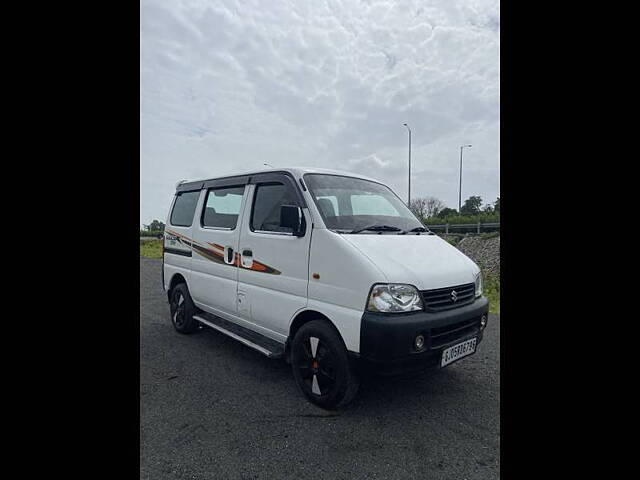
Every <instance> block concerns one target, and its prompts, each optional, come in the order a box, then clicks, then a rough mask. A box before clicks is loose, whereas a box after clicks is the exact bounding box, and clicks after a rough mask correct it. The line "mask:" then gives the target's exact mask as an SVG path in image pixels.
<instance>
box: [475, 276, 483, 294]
mask: <svg viewBox="0 0 640 480" xmlns="http://www.w3.org/2000/svg"><path fill="white" fill-rule="evenodd" d="M481 296H482V272H480V273H479V274H478V275H477V276H476V298H478V297H481Z"/></svg>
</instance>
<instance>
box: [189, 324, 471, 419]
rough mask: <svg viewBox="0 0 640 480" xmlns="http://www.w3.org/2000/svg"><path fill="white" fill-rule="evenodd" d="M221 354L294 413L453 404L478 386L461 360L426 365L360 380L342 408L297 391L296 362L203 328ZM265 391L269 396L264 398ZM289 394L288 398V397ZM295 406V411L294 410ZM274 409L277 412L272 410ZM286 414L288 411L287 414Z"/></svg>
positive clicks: (246, 384)
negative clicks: (463, 369)
mask: <svg viewBox="0 0 640 480" xmlns="http://www.w3.org/2000/svg"><path fill="white" fill-rule="evenodd" d="M200 335H202V336H203V337H206V340H204V339H203V340H204V343H205V344H206V345H205V347H206V349H207V350H210V351H212V352H215V353H213V354H212V355H214V356H215V357H217V358H220V357H225V359H226V362H227V364H228V365H232V369H233V370H234V375H236V377H235V378H236V381H237V382H238V383H239V384H241V388H242V390H244V391H251V390H254V391H256V390H259V391H260V392H261V395H262V398H263V400H264V401H265V402H269V398H273V399H274V400H275V399H278V401H279V402H283V401H284V404H283V403H279V405H266V404H265V408H267V407H268V408H269V409H274V410H276V411H279V413H281V414H284V413H285V411H287V410H289V413H292V414H293V415H295V416H318V417H323V416H332V417H333V416H346V417H356V418H357V417H360V416H361V415H362V416H366V417H371V416H375V415H385V414H388V413H389V412H390V411H393V410H397V411H401V412H402V413H403V415H405V414H411V413H412V412H414V413H419V414H423V413H425V411H430V410H435V411H437V410H439V409H445V410H450V406H451V404H452V402H454V403H455V402H457V404H458V405H459V404H460V403H464V400H465V398H467V397H468V396H469V393H470V392H471V391H472V390H473V389H474V388H476V387H477V385H476V384H475V382H469V381H468V380H469V378H468V375H466V374H465V373H464V372H461V371H460V367H459V366H457V365H451V366H449V367H447V368H445V369H434V370H427V371H424V372H421V373H417V374H411V375H403V376H393V377H384V376H378V375H375V376H367V377H364V378H363V379H362V381H361V384H360V388H359V391H358V394H357V396H356V398H355V399H354V401H353V402H352V403H351V405H349V406H348V407H346V408H344V409H342V410H339V411H329V410H323V409H321V408H319V407H316V406H314V405H312V404H311V403H309V402H308V401H307V400H306V399H305V398H304V397H303V396H302V394H301V393H300V392H299V391H298V388H297V386H296V385H295V381H294V379H293V375H292V373H291V367H290V365H289V364H287V363H286V362H285V361H284V360H270V359H267V358H265V356H264V355H262V354H260V353H259V352H256V351H255V350H253V349H250V348H248V347H246V346H245V345H242V344H240V343H238V342H237V341H235V340H233V339H231V338H229V337H226V336H225V335H224V334H222V333H220V332H216V331H215V330H212V329H208V328H207V329H204V331H202V332H200V333H199V334H198V336H200ZM265 397H266V398H265ZM286 397H288V399H286ZM291 409H293V410H296V412H290V410H291ZM272 413H276V412H275V411H273V410H272ZM283 416H286V415H283Z"/></svg>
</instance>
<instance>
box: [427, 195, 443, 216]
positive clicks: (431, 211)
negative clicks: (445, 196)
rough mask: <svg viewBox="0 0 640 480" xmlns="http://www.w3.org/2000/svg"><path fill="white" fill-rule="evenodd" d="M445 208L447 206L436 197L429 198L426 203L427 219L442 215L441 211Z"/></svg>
mask: <svg viewBox="0 0 640 480" xmlns="http://www.w3.org/2000/svg"><path fill="white" fill-rule="evenodd" d="M444 207H445V205H444V203H443V202H442V200H440V199H438V198H436V197H427V198H426V202H425V208H426V211H427V218H433V217H435V216H436V215H438V213H440V210H442V209H443V208H444Z"/></svg>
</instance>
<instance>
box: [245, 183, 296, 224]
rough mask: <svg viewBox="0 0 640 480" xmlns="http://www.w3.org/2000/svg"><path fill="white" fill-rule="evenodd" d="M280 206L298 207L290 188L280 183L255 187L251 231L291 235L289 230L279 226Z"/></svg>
mask: <svg viewBox="0 0 640 480" xmlns="http://www.w3.org/2000/svg"><path fill="white" fill-rule="evenodd" d="M282 205H298V201H297V199H296V196H295V192H294V191H293V189H292V188H291V187H289V186H287V185H283V184H282V183H265V184H261V185H257V186H256V193H255V195H254V200H253V212H252V214H251V229H252V230H261V231H264V232H289V233H291V228H288V227H287V228H285V227H281V226H280V207H281V206H282Z"/></svg>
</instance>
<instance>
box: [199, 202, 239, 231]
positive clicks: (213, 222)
mask: <svg viewBox="0 0 640 480" xmlns="http://www.w3.org/2000/svg"><path fill="white" fill-rule="evenodd" d="M203 220H204V226H205V227H221V228H234V227H235V226H236V222H237V221H238V215H237V214H230V213H218V212H216V209H215V208H213V207H207V208H205V211H204V219H203Z"/></svg>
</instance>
